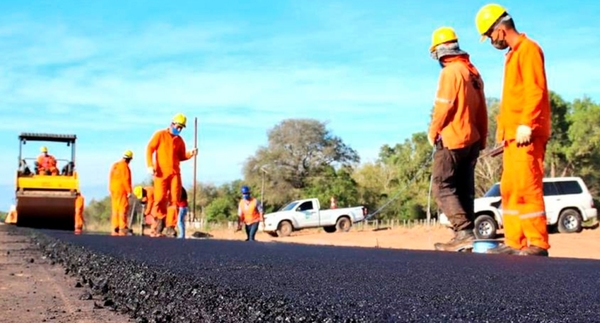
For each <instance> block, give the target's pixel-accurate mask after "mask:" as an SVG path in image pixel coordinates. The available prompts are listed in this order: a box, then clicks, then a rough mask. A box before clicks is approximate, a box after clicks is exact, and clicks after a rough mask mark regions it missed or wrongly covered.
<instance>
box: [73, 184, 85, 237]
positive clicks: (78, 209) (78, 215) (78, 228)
mask: <svg viewBox="0 0 600 323" xmlns="http://www.w3.org/2000/svg"><path fill="white" fill-rule="evenodd" d="M84 204H85V203H84V198H83V195H81V193H77V198H75V234H81V232H82V230H83V222H84V220H83V206H84Z"/></svg>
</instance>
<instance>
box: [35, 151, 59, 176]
mask: <svg viewBox="0 0 600 323" xmlns="http://www.w3.org/2000/svg"><path fill="white" fill-rule="evenodd" d="M40 151H41V152H42V153H41V154H40V155H39V156H38V158H37V161H36V167H37V173H38V174H39V175H58V168H56V158H54V156H52V155H50V154H48V148H46V147H45V146H43V147H42V148H41V149H40Z"/></svg>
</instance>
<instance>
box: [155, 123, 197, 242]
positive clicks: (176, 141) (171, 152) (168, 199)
mask: <svg viewBox="0 0 600 323" xmlns="http://www.w3.org/2000/svg"><path fill="white" fill-rule="evenodd" d="M186 124H187V117H186V116H185V115H183V114H182V113H178V114H176V115H175V116H174V117H173V119H172V120H171V124H170V125H169V127H168V128H166V129H161V130H158V131H157V132H155V133H154V135H153V136H152V138H151V139H150V142H149V143H148V146H147V148H146V164H147V166H148V173H150V174H152V175H153V176H154V207H153V208H154V210H155V211H154V212H153V214H154V216H155V217H156V218H155V222H156V230H155V233H154V236H155V237H156V236H162V231H163V229H164V227H165V223H164V221H165V219H166V218H168V219H174V220H175V223H168V224H167V225H168V226H169V227H171V226H172V227H175V225H176V224H177V222H176V221H177V220H176V219H177V204H178V202H179V199H180V198H181V170H180V163H181V162H182V161H185V160H189V159H190V158H192V157H194V156H196V154H197V153H198V149H197V148H194V149H192V150H190V151H186V147H185V142H184V141H183V138H181V137H180V136H179V134H180V133H181V131H182V130H183V128H185V127H186ZM167 213H168V216H167Z"/></svg>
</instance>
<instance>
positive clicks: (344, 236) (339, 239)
mask: <svg viewBox="0 0 600 323" xmlns="http://www.w3.org/2000/svg"><path fill="white" fill-rule="evenodd" d="M210 234H211V235H213V237H214V238H217V239H233V240H244V239H246V235H245V233H244V232H243V231H240V232H234V231H232V230H215V231H210ZM451 237H452V232H451V231H450V230H449V229H447V228H444V227H441V226H435V227H433V226H432V227H429V228H428V227H426V226H422V227H414V228H394V229H389V230H379V231H373V230H363V231H359V230H351V231H350V232H346V233H325V232H323V231H322V230H317V229H307V230H301V231H296V232H294V233H292V235H291V236H289V237H284V238H273V237H271V236H269V235H267V234H265V233H263V232H259V233H258V234H257V235H256V240H259V241H279V242H291V243H304V244H315V245H331V246H357V247H370V248H373V247H378V248H394V249H413V250H434V249H433V244H434V243H436V242H446V241H447V240H449V239H450V238H451ZM550 245H551V246H550V250H549V253H550V257H565V258H584V259H600V229H598V228H597V226H595V227H592V228H586V229H584V230H583V231H582V232H581V233H574V234H559V233H555V234H550Z"/></svg>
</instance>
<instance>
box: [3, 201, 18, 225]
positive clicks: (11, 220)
mask: <svg viewBox="0 0 600 323" xmlns="http://www.w3.org/2000/svg"><path fill="white" fill-rule="evenodd" d="M4 223H6V224H17V206H16V205H14V204H13V205H11V206H10V210H8V214H7V215H6V218H5V219H4Z"/></svg>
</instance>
